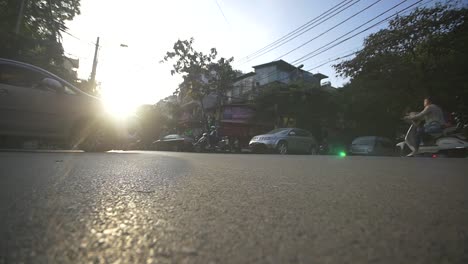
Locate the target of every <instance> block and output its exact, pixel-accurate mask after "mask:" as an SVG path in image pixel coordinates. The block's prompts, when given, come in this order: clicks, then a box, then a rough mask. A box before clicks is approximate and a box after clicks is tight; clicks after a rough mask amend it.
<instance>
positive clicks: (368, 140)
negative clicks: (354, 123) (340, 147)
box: [352, 137, 375, 145]
mask: <svg viewBox="0 0 468 264" xmlns="http://www.w3.org/2000/svg"><path fill="white" fill-rule="evenodd" d="M374 143H375V138H373V137H362V138H357V139H355V140H353V143H352V144H353V145H374Z"/></svg>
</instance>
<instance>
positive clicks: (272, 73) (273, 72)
mask: <svg viewBox="0 0 468 264" xmlns="http://www.w3.org/2000/svg"><path fill="white" fill-rule="evenodd" d="M422 1H423V0H419V1H417V2H415V3H414V4H412V5H410V6H408V7H406V8H404V9H402V10H400V11H398V12H396V13H395V14H393V15H391V16H388V17H387V18H385V19H383V20H381V21H379V22H377V23H376V24H373V25H372V26H370V27H368V28H366V29H364V30H362V31H360V32H358V33H357V34H354V35H352V36H351V37H348V38H347V39H345V40H343V41H340V42H339V43H337V44H335V45H333V46H331V47H329V48H327V49H325V50H323V51H321V52H320V53H318V54H314V55H313V56H311V57H309V58H306V59H304V60H302V61H300V62H304V61H306V60H309V59H310V58H312V57H315V56H317V55H319V54H322V53H323V52H325V51H327V50H329V49H331V48H333V47H336V46H338V45H339V44H341V43H343V42H345V41H347V40H349V39H351V38H353V37H355V36H357V35H359V34H361V33H363V32H365V31H367V30H369V29H371V28H373V27H375V26H377V25H379V24H381V23H383V22H385V21H387V20H389V19H390V18H392V17H393V16H396V15H398V14H400V13H402V12H404V11H408V9H410V8H411V7H413V6H415V5H417V4H418V3H420V2H422ZM432 1H434V0H429V1H427V2H425V3H424V4H427V3H429V2H432ZM402 3H404V2H402ZM424 4H421V5H424ZM399 5H401V3H400V4H398V5H396V6H399ZM394 8H395V6H394V7H392V8H390V9H388V10H387V11H385V12H383V13H381V14H380V15H378V16H376V17H375V18H373V19H371V20H369V21H368V22H366V23H364V24H362V25H361V26H359V27H357V28H355V29H353V30H352V31H350V32H348V33H346V34H344V35H343V36H346V35H348V34H349V33H352V32H354V31H355V30H356V29H359V28H361V27H362V26H363V25H366V24H368V23H369V22H371V21H373V20H375V19H376V18H378V17H380V16H382V15H383V14H385V13H387V12H388V11H390V10H392V9H394ZM343 36H341V37H339V38H338V39H335V40H334V41H332V42H330V43H333V42H335V41H336V40H339V39H341V38H342V37H343ZM330 43H327V44H326V45H324V46H322V47H320V48H319V49H317V50H320V49H322V48H324V47H326V46H328V45H329V44H330ZM317 50H315V51H317ZM315 51H314V52H315ZM312 53H313V52H312ZM306 56H308V55H306ZM350 56H351V55H350ZM304 57H305V56H304ZM298 60H299V59H298ZM298 60H296V61H298ZM296 61H294V62H293V63H295V64H296V65H294V66H296V67H297V66H298V64H299V63H300V62H298V63H296ZM322 66H323V65H322ZM277 72H278V71H277V70H273V71H271V72H270V73H267V74H266V75H265V76H264V77H263V78H261V79H259V80H258V81H261V80H264V79H266V78H269V77H271V76H273V75H274V74H276V73H277Z"/></svg>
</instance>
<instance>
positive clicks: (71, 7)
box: [0, 0, 80, 79]
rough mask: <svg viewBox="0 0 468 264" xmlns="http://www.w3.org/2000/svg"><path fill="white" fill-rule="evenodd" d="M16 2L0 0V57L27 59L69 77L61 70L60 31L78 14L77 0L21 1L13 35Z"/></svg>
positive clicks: (16, 8)
mask: <svg viewBox="0 0 468 264" xmlns="http://www.w3.org/2000/svg"><path fill="white" fill-rule="evenodd" d="M20 5H21V1H18V0H0V35H1V36H2V38H1V39H0V57H3V58H10V59H15V60H20V61H25V62H29V63H32V64H35V65H37V66H40V67H43V68H46V69H48V70H50V71H52V72H54V73H56V74H58V75H61V76H62V77H65V78H66V79H70V76H67V74H66V72H65V71H64V70H63V69H62V61H63V47H62V44H61V37H62V35H61V32H63V31H65V30H67V27H66V25H65V23H66V22H67V21H69V20H72V19H73V18H74V17H75V16H76V15H79V14H80V0H25V6H24V12H23V16H22V19H21V21H22V23H21V24H20V28H19V34H18V35H17V34H16V33H15V28H16V23H17V20H18V16H19V13H20Z"/></svg>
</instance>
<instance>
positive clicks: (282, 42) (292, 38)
mask: <svg viewBox="0 0 468 264" xmlns="http://www.w3.org/2000/svg"><path fill="white" fill-rule="evenodd" d="M359 1H360V0H357V1H355V2H349V3H346V4H345V6H342V7H340V8H342V9H338V10H334V11H333V12H335V11H337V12H335V13H333V14H328V17H326V18H323V19H322V20H321V21H317V23H315V24H313V25H309V26H308V27H307V28H305V29H303V30H302V31H301V32H299V33H297V34H295V35H294V36H291V37H288V38H286V39H284V40H282V41H280V42H278V43H277V44H275V45H273V46H272V47H270V48H268V49H267V50H265V51H263V52H261V53H259V54H257V55H255V56H252V58H250V59H248V60H247V61H245V62H243V63H242V64H245V63H247V62H249V61H252V60H254V59H256V58H258V57H260V56H263V55H265V54H267V53H269V52H271V51H273V50H275V49H277V48H279V47H281V46H283V45H284V44H286V43H288V42H290V41H292V40H294V39H296V38H298V37H299V36H301V35H303V34H305V33H306V32H308V31H310V30H312V29H314V28H315V27H317V26H319V25H321V24H323V23H324V22H326V21H328V20H330V19H331V18H333V17H335V16H337V15H338V14H340V13H341V12H343V11H345V10H346V9H348V8H350V7H351V6H353V5H355V4H357V3H358V2H359ZM347 4H349V5H347ZM346 5H347V6H346Z"/></svg>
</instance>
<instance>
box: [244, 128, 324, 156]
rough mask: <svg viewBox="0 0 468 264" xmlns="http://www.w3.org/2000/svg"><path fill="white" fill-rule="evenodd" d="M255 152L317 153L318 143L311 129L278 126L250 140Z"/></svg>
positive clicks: (250, 145)
mask: <svg viewBox="0 0 468 264" xmlns="http://www.w3.org/2000/svg"><path fill="white" fill-rule="evenodd" d="M249 147H250V148H251V149H252V151H253V152H277V153H280V154H289V153H308V154H317V151H318V145H317V141H316V140H315V138H314V136H312V134H311V133H310V132H309V131H306V130H304V129H299V128H278V129H274V130H272V131H270V132H268V133H266V134H264V135H258V136H255V137H253V138H252V139H251V140H250V143H249Z"/></svg>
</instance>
